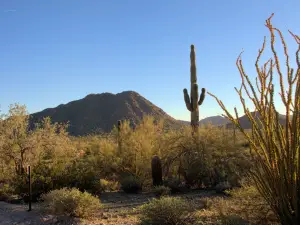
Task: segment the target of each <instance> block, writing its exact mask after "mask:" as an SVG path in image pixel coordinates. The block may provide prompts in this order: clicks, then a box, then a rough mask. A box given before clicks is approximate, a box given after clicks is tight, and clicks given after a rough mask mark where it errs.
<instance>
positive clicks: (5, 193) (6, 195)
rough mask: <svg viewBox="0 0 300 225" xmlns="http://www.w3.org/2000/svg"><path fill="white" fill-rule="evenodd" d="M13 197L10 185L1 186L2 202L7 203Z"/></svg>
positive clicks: (0, 198)
mask: <svg viewBox="0 0 300 225" xmlns="http://www.w3.org/2000/svg"><path fill="white" fill-rule="evenodd" d="M12 195H13V189H12V187H11V186H10V185H9V184H0V201H7V200H9V199H10V198H11V196H12Z"/></svg>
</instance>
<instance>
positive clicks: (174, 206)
mask: <svg viewBox="0 0 300 225" xmlns="http://www.w3.org/2000/svg"><path fill="white" fill-rule="evenodd" d="M192 211H193V207H192V206H191V205H190V204H189V203H188V202H187V201H186V200H184V199H182V198H178V197H163V198H160V199H153V200H151V201H150V202H149V203H148V204H145V205H143V206H142V207H141V217H140V219H141V222H142V224H152V225H178V224H180V225H185V224H190V222H191V220H192V218H193V216H191V212H192Z"/></svg>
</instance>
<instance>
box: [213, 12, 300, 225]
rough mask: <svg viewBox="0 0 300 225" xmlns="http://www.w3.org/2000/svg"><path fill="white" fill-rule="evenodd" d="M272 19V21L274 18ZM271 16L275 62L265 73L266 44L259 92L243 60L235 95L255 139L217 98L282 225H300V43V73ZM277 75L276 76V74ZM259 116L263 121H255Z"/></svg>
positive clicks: (298, 60) (299, 64)
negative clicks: (280, 110) (249, 153)
mask: <svg viewBox="0 0 300 225" xmlns="http://www.w3.org/2000/svg"><path fill="white" fill-rule="evenodd" d="M272 16H273V15H272ZM272 16H271V17H270V18H269V19H267V20H266V27H267V28H268V29H269V32H270V35H271V51H272V54H273V58H271V59H270V60H268V61H267V62H266V63H265V64H264V65H263V66H262V67H261V68H260V66H259V60H260V58H261V56H262V53H263V51H264V49H265V41H264V44H263V47H262V49H261V50H259V55H258V57H257V60H256V71H257V74H258V76H257V78H256V87H255V85H253V84H252V82H251V81H250V78H249V77H248V75H247V74H246V72H245V71H244V68H243V63H242V60H241V57H238V59H237V67H238V69H239V72H240V75H241V78H242V85H241V88H240V89H239V90H238V89H236V91H237V93H238V95H239V97H240V100H241V103H242V106H243V109H244V113H245V114H246V116H247V117H248V118H249V120H250V122H251V125H252V133H251V134H248V133H246V132H245V131H244V129H243V128H242V127H241V125H240V121H239V120H238V119H237V118H238V112H237V110H236V108H235V117H234V116H233V115H231V114H230V113H229V111H228V110H227V109H226V108H225V106H224V104H223V103H222V101H220V100H219V99H218V98H217V97H215V96H214V95H212V94H210V95H211V96H213V97H214V98H215V99H216V100H217V102H218V103H219V105H220V106H221V108H222V109H223V110H224V112H225V114H226V116H227V118H228V119H229V120H231V121H232V122H233V123H234V124H235V125H236V126H237V127H238V128H239V129H240V131H241V132H242V133H243V134H244V136H245V137H246V139H247V141H248V142H249V143H250V149H251V151H252V152H253V158H254V159H255V166H254V167H253V170H252V171H251V174H252V178H253V180H254V181H255V184H256V187H257V189H258V190H259V192H260V193H261V195H262V196H263V197H264V199H265V200H266V201H267V202H268V204H269V205H270V207H271V208H272V209H273V211H274V212H275V213H276V215H277V216H278V218H280V221H281V223H282V224H291V225H293V224H300V201H299V199H300V191H299V190H300V174H299V172H300V160H299V159H300V150H299V146H300V127H299V124H300V113H299V110H300V98H299V96H300V79H299V78H300V56H299V53H300V37H299V36H297V35H294V34H293V33H292V32H290V33H291V35H292V36H293V38H294V39H295V41H296V43H297V45H298V50H297V52H296V67H297V68H296V69H295V70H294V69H293V68H291V66H290V60H289V55H288V52H287V45H286V42H285V40H284V37H283V35H282V33H281V31H280V30H279V29H277V28H275V27H273V25H272V24H271V18H272ZM275 32H277V33H278V35H279V38H280V40H281V43H282V45H283V48H284V55H285V58H286V61H285V66H286V71H287V73H286V76H285V77H286V80H287V85H288V88H287V90H286V89H285V85H286V84H285V82H284V74H283V72H282V69H281V66H280V62H279V58H278V54H277V52H276V50H275ZM274 70H275V71H274ZM274 73H277V75H278V76H279V84H280V98H281V100H282V103H283V105H284V107H285V112H286V114H285V125H284V126H282V125H281V124H280V122H279V113H278V111H277V110H276V107H275V105H274V98H275V96H274V93H275V87H274V86H275V85H274V81H273V80H274ZM244 92H245V93H246V97H247V98H248V99H250V100H251V102H252V103H253V104H254V107H255V110H256V112H254V113H251V112H250V110H249V108H248V107H247V106H246V103H245V98H244V96H243V94H244ZM256 116H258V119H254V118H255V117H256Z"/></svg>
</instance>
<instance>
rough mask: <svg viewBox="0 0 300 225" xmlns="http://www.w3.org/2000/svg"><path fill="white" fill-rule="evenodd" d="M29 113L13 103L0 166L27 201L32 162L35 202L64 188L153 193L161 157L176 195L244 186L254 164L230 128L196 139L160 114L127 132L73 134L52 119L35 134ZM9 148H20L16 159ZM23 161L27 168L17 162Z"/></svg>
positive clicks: (0, 143) (208, 130)
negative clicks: (168, 126)
mask: <svg viewBox="0 0 300 225" xmlns="http://www.w3.org/2000/svg"><path fill="white" fill-rule="evenodd" d="M24 110H25V109H24V108H22V107H20V106H14V107H13V106H12V108H11V114H10V123H8V122H6V123H5V127H1V129H0V137H1V138H0V151H1V152H0V153H1V154H0V165H2V166H1V167H0V169H1V170H2V173H1V179H3V180H6V182H7V183H9V184H10V185H11V186H12V188H13V190H14V193H15V194H18V195H20V196H21V197H23V198H25V200H26V193H27V191H28V190H27V188H28V185H27V184H26V182H27V181H26V177H25V175H26V174H25V172H26V171H25V170H26V167H25V164H26V165H28V164H30V165H31V168H32V191H33V199H34V200H37V199H38V198H39V197H40V195H41V194H43V193H47V192H49V191H51V190H53V189H59V188H63V187H69V188H72V187H75V188H78V189H79V190H80V191H88V192H90V193H93V194H100V193H101V192H103V191H115V190H118V189H119V188H121V189H122V190H123V191H125V192H131V193H136V192H139V191H141V190H143V191H150V190H151V189H152V173H151V160H152V157H153V156H154V155H156V156H158V157H159V158H160V159H161V168H162V173H163V174H162V175H163V178H164V185H166V186H167V187H169V188H170V189H171V191H172V192H178V191H179V192H182V191H185V190H186V188H189V187H192V186H193V187H201V186H204V187H210V186H215V185H216V184H218V183H219V182H222V181H224V180H228V181H229V182H232V184H233V185H236V184H238V182H239V180H240V179H241V178H242V177H243V176H244V175H245V174H246V172H247V171H248V169H249V167H250V160H249V159H250V158H249V156H248V153H247V149H246V148H244V147H242V146H241V144H240V143H237V144H236V145H234V144H233V142H232V138H231V137H232V132H230V131H226V130H224V129H219V128H214V127H212V126H207V127H201V128H199V134H200V140H201V141H199V140H194V139H193V138H192V137H191V130H190V129H191V128H190V127H184V128H182V129H178V130H164V127H163V121H156V122H155V123H154V119H153V118H151V117H144V118H143V120H142V122H141V123H140V124H139V125H138V126H136V128H135V130H132V129H131V128H130V127H129V123H128V122H126V121H125V122H123V123H122V125H121V127H120V131H119V132H117V131H116V129H113V130H112V132H111V133H109V134H106V135H101V136H86V137H70V136H68V134H67V133H66V126H63V125H59V124H51V122H50V120H49V119H48V118H46V119H44V120H43V121H42V122H41V123H40V124H39V125H38V126H36V128H35V129H33V130H31V131H29V130H28V119H26V118H27V117H26V115H27V114H26V112H25V111H24ZM24 118H25V119H24ZM0 125H1V126H3V123H0ZM7 127H8V128H9V129H6V130H5V132H4V128H7ZM26 127H27V128H26ZM21 128H22V129H21ZM16 133H17V134H18V135H17V136H14V135H15V134H16ZM238 138H239V136H238ZM4 140H7V141H6V142H5V141H4ZM242 141H243V140H240V142H242ZM14 143H17V144H14ZM20 143H24V144H20ZM19 145H20V146H19ZM24 146H27V147H28V149H30V150H27V148H26V149H25V150H24V149H23V148H25V147H24ZM22 149H23V150H22ZM9 151H13V154H14V155H13V157H12V158H10V157H9ZM18 159H23V161H22V160H21V162H19V160H18ZM18 163H19V164H20V165H21V168H23V169H24V173H22V172H21V170H18V168H19V167H20V166H15V165H18ZM118 182H119V183H120V185H119V184H118Z"/></svg>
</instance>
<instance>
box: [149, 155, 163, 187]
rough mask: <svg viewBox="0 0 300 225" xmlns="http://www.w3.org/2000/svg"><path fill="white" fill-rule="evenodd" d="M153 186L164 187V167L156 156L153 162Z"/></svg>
mask: <svg viewBox="0 0 300 225" xmlns="http://www.w3.org/2000/svg"><path fill="white" fill-rule="evenodd" d="M151 169H152V180H153V186H158V185H162V166H161V160H160V158H159V157H158V156H157V155H155V156H153V157H152V162H151Z"/></svg>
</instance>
